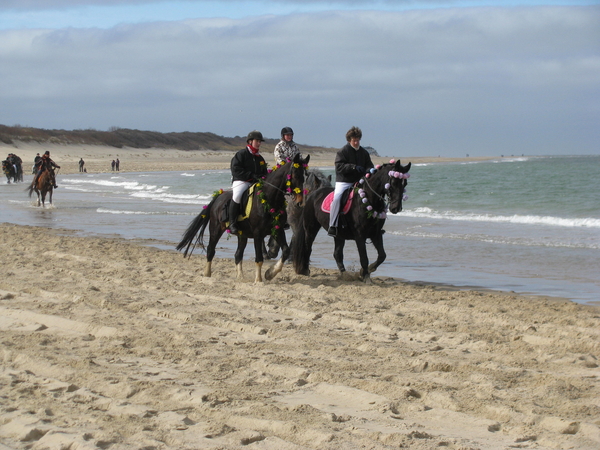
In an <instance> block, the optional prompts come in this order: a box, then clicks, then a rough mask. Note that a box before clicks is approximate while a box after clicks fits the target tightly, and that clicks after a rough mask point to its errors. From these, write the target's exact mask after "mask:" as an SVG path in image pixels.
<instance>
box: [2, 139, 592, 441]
mask: <svg viewBox="0 0 600 450" xmlns="http://www.w3.org/2000/svg"><path fill="white" fill-rule="evenodd" d="M22 150H23V149H22V148H20V149H16V150H13V151H14V152H15V153H17V154H19V155H20V156H21V157H23V156H24V154H25V152H24V151H22ZM54 150H55V149H52V150H51V151H52V156H53V157H54V158H55V160H56V161H57V162H58V163H59V164H61V165H63V167H65V166H67V162H66V161H67V156H66V155H67V153H64V154H62V155H61V154H59V153H58V152H56V151H54ZM71 150H72V149H71ZM89 152H90V155H92V153H93V151H92V150H89ZM156 152H162V153H165V154H166V155H167V156H169V158H170V159H174V158H175V157H174V156H173V155H175V154H179V152H177V153H172V152H171V151H159V150H156ZM139 153H140V155H143V154H144V152H139ZM187 153H188V152H182V156H181V158H175V159H182V160H184V158H185V157H186V154H187ZM34 154H35V149H34ZM115 155H116V153H115ZM80 156H82V155H78V154H73V155H72V156H71V158H72V159H73V164H76V161H77V160H78V159H79V157H80ZM83 156H84V155H83ZM104 156H107V155H104ZM129 156H131V155H129ZM115 157H116V156H115ZM142 158H143V156H141V157H140V158H139V161H137V162H135V164H136V166H135V167H139V170H152V167H148V163H145V164H146V165H144V161H143V159H142ZM190 158H191V157H190ZM215 158H216V156H215ZM221 158H224V159H225V162H226V163H227V164H228V161H227V160H226V158H225V157H224V156H221ZM23 159H25V158H23ZM84 159H86V157H85V156H84ZM99 159H100V158H99ZM120 159H121V160H122V161H123V163H122V164H123V168H124V169H125V168H126V167H127V165H128V164H130V159H129V158H126V157H122V158H120ZM208 159H210V158H208V157H207V158H205V163H206V164H212V163H213V161H211V162H210V163H209V162H207V161H206V160H208ZM88 160H92V158H91V157H89V158H88ZM131 161H133V158H131ZM184 161H185V160H184ZM406 161H408V159H407V160H406ZM131 164H132V165H133V164H134V163H133V162H131ZM191 164H192V163H191V162H190V165H191ZM193 164H201V162H194V163H193ZM215 164H216V162H215ZM184 166H185V164H182V165H180V166H178V167H177V168H178V170H182V169H184ZM144 167H146V169H144ZM174 167H175V166H174ZM202 167H204V166H202ZM164 168H165V167H155V168H154V169H155V170H156V169H164ZM75 169H76V166H75ZM109 169H110V167H109ZM0 263H1V264H2V267H4V269H3V277H2V279H1V281H0V358H1V359H0V361H1V366H0V450H4V449H7V448H9V449H31V450H41V449H56V450H59V449H69V450H79V449H111V450H117V449H146V450H150V449H156V450H163V449H242V448H243V449H272V450H275V449H277V450H286V449H294V450H296V449H325V450H328V449H344V450H346V449H397V448H409V449H439V448H448V449H462V450H467V449H482V450H483V449H490V450H492V449H493V450H496V449H512V448H530V449H590V450H591V449H598V448H600V383H599V378H598V377H599V376H600V368H599V366H598V364H599V361H598V358H599V357H600V311H599V309H598V308H597V307H593V306H585V305H579V304H575V303H572V302H568V301H561V300H557V299H545V298H532V297H520V296H516V295H513V294H508V293H506V294H503V293H490V292H480V291H459V290H455V289H452V288H450V287H443V286H433V285H426V284H410V283H403V282H400V281H398V280H396V279H393V278H388V277H377V276H374V277H373V281H374V284H373V285H371V286H366V285H363V284H362V283H360V282H357V281H350V282H342V281H340V280H339V279H338V276H337V273H336V272H335V271H330V270H319V269H316V268H313V271H312V272H313V273H312V274H311V276H310V277H304V276H299V275H295V274H294V273H293V271H292V269H291V267H290V266H289V265H286V266H285V267H284V270H283V272H282V273H281V274H279V275H278V276H277V277H276V278H275V279H274V280H273V281H271V282H267V283H264V284H258V285H256V284H254V283H253V281H252V280H253V273H252V272H253V267H252V266H253V263H248V262H246V263H245V264H246V267H245V269H246V272H247V273H246V276H247V280H245V281H239V280H236V278H235V267H234V264H233V262H232V261H231V260H228V259H218V260H215V263H214V264H213V269H214V272H213V273H214V275H213V277H212V278H205V277H203V276H202V273H203V267H204V258H203V255H201V254H198V255H194V257H192V258H191V259H184V258H183V257H182V255H181V254H179V253H176V252H174V251H165V250H159V249H156V248H153V247H148V246H144V245H142V244H141V243H136V242H132V241H125V240H122V239H106V238H91V237H77V236H75V235H74V233H72V232H69V231H68V230H49V229H44V228H33V227H25V226H16V225H11V224H0ZM374 275H376V274H374Z"/></svg>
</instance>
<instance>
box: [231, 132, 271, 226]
mask: <svg viewBox="0 0 600 450" xmlns="http://www.w3.org/2000/svg"><path fill="white" fill-rule="evenodd" d="M263 142H264V139H263V135H262V133H261V132H260V131H251V132H250V133H248V137H247V138H246V144H247V145H246V148H243V149H242V150H240V151H238V152H237V153H236V154H235V156H234V157H233V158H232V159H231V177H232V185H231V188H232V190H233V198H232V199H231V203H230V204H229V231H230V232H231V233H232V234H238V227H237V218H238V216H239V214H240V202H241V200H242V195H243V194H244V191H245V190H246V189H248V188H249V187H250V185H251V184H252V183H255V182H256V181H258V179H259V178H263V177H265V176H266V175H267V163H266V162H265V159H264V158H263V157H262V156H261V154H260V153H259V149H260V145H261V144H262V143H263Z"/></svg>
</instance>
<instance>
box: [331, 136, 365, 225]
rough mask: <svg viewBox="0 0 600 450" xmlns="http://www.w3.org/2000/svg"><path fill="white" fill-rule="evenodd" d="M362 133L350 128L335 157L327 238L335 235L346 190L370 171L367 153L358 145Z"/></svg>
mask: <svg viewBox="0 0 600 450" xmlns="http://www.w3.org/2000/svg"><path fill="white" fill-rule="evenodd" d="M361 139H362V131H361V129H360V128H358V127H352V128H350V129H349V130H348V132H347V133H346V141H347V142H348V143H347V144H346V145H344V147H342V149H341V150H340V151H338V152H337V155H336V157H335V190H334V191H333V201H332V202H331V207H330V212H329V230H328V232H327V234H328V235H329V236H334V237H335V236H336V235H337V222H338V214H339V212H340V201H341V198H342V195H343V193H344V191H345V190H346V189H349V188H350V187H352V185H353V184H354V183H356V182H357V181H358V180H360V179H361V178H362V177H363V176H364V175H365V173H367V172H368V171H369V170H370V169H372V168H373V167H374V166H373V162H372V161H371V156H370V155H369V152H368V151H366V150H365V149H364V148H363V147H361V145H360V140H361Z"/></svg>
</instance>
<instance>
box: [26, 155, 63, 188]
mask: <svg viewBox="0 0 600 450" xmlns="http://www.w3.org/2000/svg"><path fill="white" fill-rule="evenodd" d="M54 167H56V168H57V169H60V166H59V165H58V164H56V163H55V162H54V161H52V159H51V158H50V152H49V151H48V150H46V153H44V155H43V156H42V157H41V158H40V160H39V161H38V162H37V163H36V168H37V173H36V174H35V178H34V179H33V184H34V185H35V184H36V183H37V180H38V179H39V178H40V175H41V174H42V172H44V171H45V170H48V171H49V173H50V174H51V180H50V182H51V183H52V186H53V187H54V189H56V188H57V187H58V186H57V185H56V179H55V177H54V171H53V170H49V169H52V168H54Z"/></svg>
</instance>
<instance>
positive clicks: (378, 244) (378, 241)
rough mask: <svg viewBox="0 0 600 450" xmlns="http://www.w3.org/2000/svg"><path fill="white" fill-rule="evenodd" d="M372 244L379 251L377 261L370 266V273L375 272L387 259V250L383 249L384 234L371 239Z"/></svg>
mask: <svg viewBox="0 0 600 450" xmlns="http://www.w3.org/2000/svg"><path fill="white" fill-rule="evenodd" d="M371 242H373V245H374V246H375V248H376V249H377V260H376V261H375V262H374V263H373V264H371V265H369V273H373V272H375V271H376V270H377V268H378V267H379V266H380V265H381V263H383V262H384V261H385V258H386V257H387V255H386V253H385V249H384V248H383V234H381V233H378V234H377V236H374V237H372V238H371Z"/></svg>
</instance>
